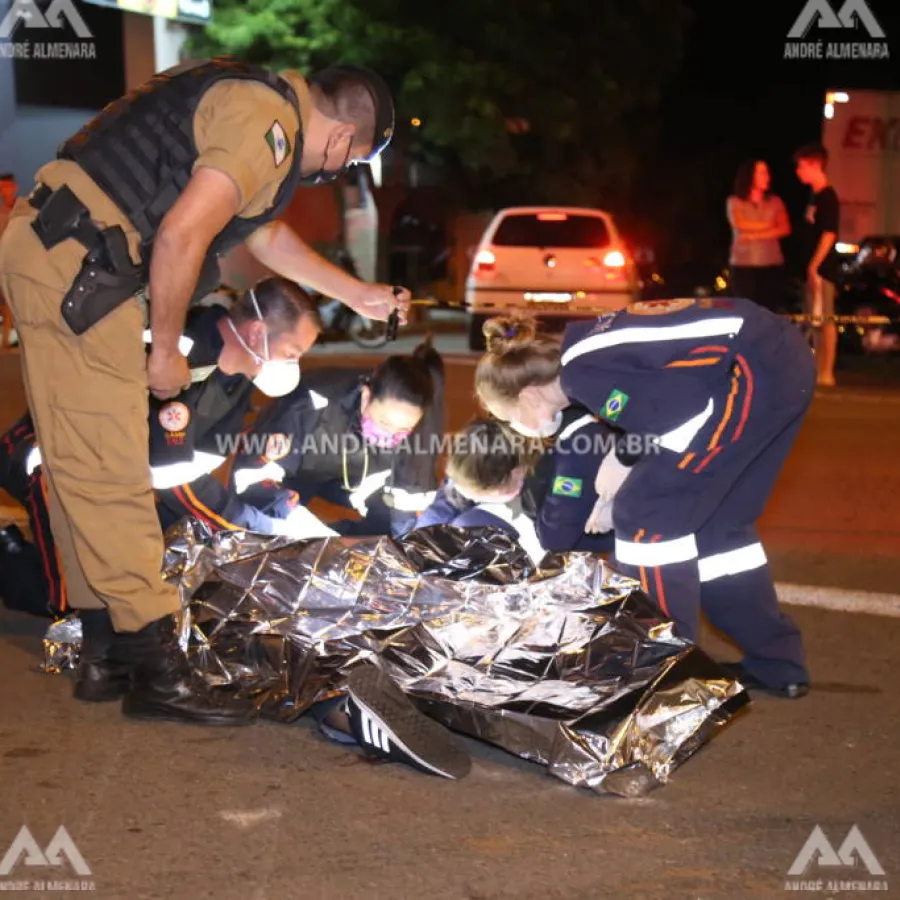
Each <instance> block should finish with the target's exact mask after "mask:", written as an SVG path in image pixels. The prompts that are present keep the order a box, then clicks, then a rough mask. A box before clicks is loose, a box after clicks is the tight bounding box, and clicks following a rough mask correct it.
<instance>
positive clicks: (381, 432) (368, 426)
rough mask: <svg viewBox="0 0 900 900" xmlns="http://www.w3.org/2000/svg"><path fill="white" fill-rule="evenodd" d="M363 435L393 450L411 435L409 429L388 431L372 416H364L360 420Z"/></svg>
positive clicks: (378, 444)
mask: <svg viewBox="0 0 900 900" xmlns="http://www.w3.org/2000/svg"><path fill="white" fill-rule="evenodd" d="M360 424H361V426H362V434H363V437H364V438H365V439H366V440H367V441H368V442H369V443H370V444H374V445H376V446H378V447H387V448H388V449H391V450H393V449H394V448H395V447H397V446H399V445H400V444H401V443H402V442H403V441H404V439H405V438H407V437H409V432H408V431H397V432H393V431H388V430H387V429H386V428H383V427H382V426H381V425H379V424H378V423H377V422H376V421H375V420H374V419H373V418H372V417H371V416H365V415H364V416H363V417H362V419H361V420H360Z"/></svg>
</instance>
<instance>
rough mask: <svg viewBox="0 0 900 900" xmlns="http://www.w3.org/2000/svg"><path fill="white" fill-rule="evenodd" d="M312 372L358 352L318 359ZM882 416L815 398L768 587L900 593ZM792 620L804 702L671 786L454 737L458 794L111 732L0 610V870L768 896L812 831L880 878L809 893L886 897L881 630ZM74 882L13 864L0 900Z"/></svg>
mask: <svg viewBox="0 0 900 900" xmlns="http://www.w3.org/2000/svg"><path fill="white" fill-rule="evenodd" d="M450 337H453V336H449V337H448V338H447V342H448V349H449V350H451V351H455V350H456V349H458V342H457V341H456V339H455V337H454V342H453V343H451V342H450ZM407 340H408V339H407ZM401 347H402V348H403V349H406V347H405V344H403V345H401ZM449 359H450V360H451V363H450V366H451V375H450V379H451V388H450V392H449V397H448V416H449V425H450V427H451V428H456V427H459V426H460V425H461V424H463V422H464V421H466V420H467V419H468V418H469V417H470V415H472V414H473V412H474V403H473V401H472V392H471V376H472V364H471V360H469V359H465V358H463V356H459V357H457V356H456V355H455V354H454V355H451V356H450V357H449ZM17 363H18V360H17V358H16V357H15V356H13V355H0V428H3V427H6V426H7V425H8V424H9V423H10V422H11V421H12V420H13V419H14V418H15V417H16V416H17V415H18V414H19V412H20V410H21V408H22V397H21V388H20V385H18V384H17V376H16V366H17ZM321 363H322V364H331V363H335V364H366V363H367V360H366V359H365V358H362V357H359V356H354V355H351V354H348V353H347V348H337V349H336V352H335V349H334V348H332V352H329V353H322V354H321ZM318 364H320V362H319V359H318V357H317V356H316V355H314V356H311V357H310V358H309V359H308V360H307V363H306V365H308V366H312V365H318ZM898 413H900V394H898V393H895V392H893V391H892V390H891V389H889V388H885V387H878V388H873V387H866V386H853V387H846V388H844V387H842V388H840V389H839V390H838V391H836V392H834V393H833V394H831V395H828V396H825V395H822V396H821V397H819V398H817V400H816V402H815V405H814V408H813V410H812V412H811V414H810V417H809V419H808V421H807V424H806V426H805V428H804V430H803V433H802V434H801V436H800V439H799V441H798V444H797V447H796V449H795V451H794V453H793V454H792V456H791V458H790V460H789V462H788V464H787V466H786V468H785V470H784V473H783V475H782V478H781V480H780V482H779V485H778V488H777V490H776V492H775V495H774V496H773V498H772V502H771V504H770V508H769V510H768V512H767V514H766V517H765V520H764V526H765V527H764V538H765V541H766V545H767V549H768V551H769V554H770V556H771V557H772V559H773V564H774V568H775V570H776V575H777V577H778V578H779V579H781V580H784V581H789V582H793V583H801V584H822V585H830V586H833V587H839V588H861V589H866V590H872V591H890V592H892V593H896V592H897V585H898V584H900V580H898V578H897V575H898V574H900V524H898V521H900V520H898V516H897V514H896V508H897V502H898V499H900V474H898V465H897V447H898V446H900V444H898V440H897V438H898V431H900V416H898ZM791 614H792V615H794V616H795V617H796V618H797V620H798V622H799V623H800V625H801V627H802V629H803V632H804V635H805V639H806V643H807V651H808V656H809V664H810V668H811V671H812V674H813V679H814V690H813V692H812V693H811V694H810V695H809V696H808V697H807V698H805V699H803V700H801V701H797V702H789V701H781V700H773V699H764V698H760V699H758V700H757V701H756V702H755V703H754V704H753V706H752V707H751V708H750V710H749V711H747V712H746V713H744V714H742V715H740V716H739V717H738V718H737V720H736V721H734V722H733V723H732V724H731V725H730V726H729V727H728V728H727V729H725V730H724V731H723V732H722V733H720V734H719V735H717V736H716V737H715V738H714V739H713V741H712V742H711V743H710V744H709V745H708V746H706V747H705V748H704V749H703V750H702V752H700V753H699V754H698V755H697V756H695V757H694V758H693V759H691V760H689V761H688V762H687V763H686V764H685V765H684V766H683V767H682V768H680V769H679V770H677V771H676V772H675V773H674V775H673V777H672V779H671V781H670V783H669V784H667V785H665V786H663V787H662V788H660V789H658V790H657V791H655V792H654V793H652V794H650V795H649V796H648V797H646V798H644V799H641V800H621V799H612V798H607V797H598V796H596V795H594V794H591V793H589V792H583V791H578V790H575V789H573V788H571V787H568V786H567V785H565V784H563V783H562V782H560V781H558V780H556V779H554V778H552V777H550V776H549V775H548V774H547V773H546V772H545V771H544V770H543V769H541V768H540V767H538V766H536V765H533V764H530V763H526V762H523V761H520V760H517V759H514V758H512V757H510V756H508V755H506V754H504V753H502V752H500V751H497V750H494V749H492V748H489V747H487V746H485V745H481V744H477V743H475V742H473V741H467V746H468V747H469V748H470V750H471V752H472V754H473V758H474V760H475V765H474V768H473V772H472V774H471V775H470V777H469V778H467V779H466V780H464V781H462V782H459V783H451V782H446V781H443V780H440V779H436V778H430V777H427V776H424V775H420V774H418V773H415V772H413V771H411V770H406V769H404V768H402V767H396V766H372V765H370V764H368V763H365V762H363V761H362V760H361V759H360V758H359V757H358V756H357V755H356V754H355V753H354V752H352V751H349V750H346V749H344V748H341V747H337V746H334V745H331V744H329V743H327V742H324V741H323V740H321V739H320V738H319V736H318V735H317V733H316V732H315V731H314V730H313V729H312V728H311V727H310V726H309V724H308V723H305V722H301V723H300V724H297V725H293V726H287V725H279V724H274V723H263V724H259V725H257V726H254V727H252V728H250V729H246V730H245V729H241V730H234V731H232V730H220V729H205V728H202V727H192V726H178V725H168V724H148V723H132V722H128V721H126V720H123V719H122V718H121V717H120V715H119V713H118V710H117V708H116V705H115V704H112V705H111V706H110V705H102V706H96V707H93V706H83V705H79V704H77V703H76V702H75V701H74V700H72V699H71V697H70V684H69V677H68V676H66V675H62V676H50V675H46V674H43V673H42V672H40V671H39V668H38V666H39V662H40V656H39V643H40V636H41V633H42V630H43V624H44V623H43V622H41V621H39V620H37V619H32V618H27V617H24V616H20V615H17V614H13V613H8V612H5V613H0V685H2V691H0V859H2V856H3V854H4V853H5V850H6V847H7V846H8V845H9V844H10V843H11V842H12V841H13V839H14V838H15V836H16V834H17V833H18V832H19V829H20V828H21V827H22V825H23V824H27V825H28V826H29V828H30V829H31V830H32V832H33V833H34V836H35V839H36V841H37V842H38V844H39V846H40V847H42V848H45V847H46V846H47V844H48V843H49V842H50V839H51V838H52V836H53V835H54V833H55V832H56V830H57V829H58V828H59V826H60V825H64V826H65V827H66V829H67V830H68V831H69V833H70V834H71V836H72V838H73V840H74V841H75V843H76V845H77V847H78V849H79V851H80V852H81V854H82V856H83V857H84V859H85V861H86V863H87V864H88V866H89V867H90V869H91V875H90V876H89V878H88V879H86V880H89V881H92V882H93V883H94V885H95V888H96V894H97V895H99V896H103V897H109V898H113V900H120V898H121V900H124V898H131V897H134V898H179V900H180V898H185V900H193V898H203V897H209V898H217V900H232V898H234V900H269V898H272V900H275V898H279V900H280V898H302V900H318V898H321V900H338V898H340V900H343V898H348V900H355V898H357V897H358V898H365V900H373V898H375V900H382V898H384V900H407V898H409V900H417V898H420V897H423V898H434V900H443V898H448V900H506V898H516V900H532V898H533V900H545V898H573V900H593V898H607V897H609V898H617V900H618V898H636V900H640V898H647V900H663V898H666V900H674V898H677V900H681V898H685V900H694V898H704V900H706V898H723V900H731V898H736V900H740V898H759V900H772V898H778V897H781V896H783V895H784V894H785V893H786V891H785V882H786V880H788V879H789V876H788V870H789V869H790V867H791V865H792V863H793V862H794V859H795V857H796V856H797V855H798V853H799V852H800V850H801V848H802V847H803V845H804V844H805V842H806V841H807V839H808V838H809V836H810V833H811V832H812V830H813V829H814V827H815V826H817V825H818V826H820V827H821V828H822V829H823V830H824V832H825V835H826V837H827V838H828V840H829V841H830V842H831V843H832V844H833V846H834V848H835V849H836V850H837V849H838V848H839V847H840V844H841V843H842V842H843V840H844V838H845V837H846V835H847V833H848V831H849V829H850V828H851V826H853V825H856V826H858V828H859V829H860V830H861V832H862V834H863V836H864V838H865V839H866V841H867V842H868V844H869V846H870V847H871V849H872V852H873V853H874V854H875V857H876V858H877V860H878V862H879V863H880V865H881V867H882V868H883V869H884V872H885V874H884V875H883V876H873V875H871V874H870V873H869V872H868V871H867V870H866V869H865V867H864V866H861V865H857V866H856V867H855V868H854V867H852V866H837V867H835V868H834V869H833V870H830V871H829V870H825V869H824V868H819V869H817V868H815V867H813V869H811V870H810V872H809V873H808V874H807V876H806V878H807V879H809V880H812V881H815V880H816V879H817V878H821V879H822V880H823V884H822V887H823V888H826V887H827V884H826V882H827V880H828V879H841V880H844V881H848V880H851V879H856V880H863V881H866V880H869V881H871V880H873V879H875V880H878V881H881V880H883V879H884V880H886V881H887V883H888V890H887V891H886V892H883V893H882V896H897V897H900V842H898V836H900V827H898V826H900V812H898V810H900V788H898V785H897V780H896V778H895V777H894V773H895V771H896V757H897V750H896V748H897V746H898V743H900V699H898V694H897V691H896V687H895V686H896V685H897V683H898V682H897V676H896V662H895V658H896V654H897V649H896V648H897V646H898V639H900V619H897V618H881V617H876V616H871V615H863V614H845V613H834V612H825V611H821V610H817V609H809V608H792V609H791ZM704 643H705V644H706V645H707V646H708V647H709V649H711V650H712V651H713V652H715V653H716V654H717V655H718V654H722V655H731V654H732V651H730V650H729V648H725V647H723V646H722V645H721V644H718V643H717V642H716V640H715V639H714V638H713V637H712V636H707V637H704ZM859 862H860V860H859V859H858V858H857V863H859ZM74 877H76V876H75V875H74V874H73V873H72V872H71V870H66V869H65V868H64V867H63V868H62V869H45V868H41V867H28V866H26V865H24V864H21V863H20V865H18V866H17V867H16V868H15V869H14V870H13V871H12V872H11V873H9V874H3V875H0V889H2V888H3V885H2V882H3V881H4V880H6V881H22V880H34V879H49V878H74ZM35 893H36V892H33V891H32V892H30V895H31V896H34V894H35ZM858 893H859V892H855V891H827V890H822V891H816V892H805V894H806V896H814V897H820V898H821V897H853V896H857V894H858ZM58 895H60V894H58ZM73 895H74V894H73Z"/></svg>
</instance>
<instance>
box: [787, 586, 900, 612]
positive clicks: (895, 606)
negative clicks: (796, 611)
mask: <svg viewBox="0 0 900 900" xmlns="http://www.w3.org/2000/svg"><path fill="white" fill-rule="evenodd" d="M775 590H776V591H777V592H778V599H779V600H780V601H781V602H782V603H786V604H787V605H788V606H815V607H818V608H819V609H830V610H834V611H835V612H849V613H867V614H868V615H872V616H890V617H892V618H900V594H875V593H871V592H869V591H853V590H846V589H843V588H834V587H820V586H818V585H815V584H776V585H775Z"/></svg>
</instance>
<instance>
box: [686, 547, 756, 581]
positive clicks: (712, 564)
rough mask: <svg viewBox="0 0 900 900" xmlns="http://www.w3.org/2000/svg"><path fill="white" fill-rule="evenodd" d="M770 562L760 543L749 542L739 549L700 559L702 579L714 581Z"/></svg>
mask: <svg viewBox="0 0 900 900" xmlns="http://www.w3.org/2000/svg"><path fill="white" fill-rule="evenodd" d="M767 562H768V559H767V558H766V552H765V550H763V545H762V544H760V543H758V542H757V543H755V544H748V545H747V546H746V547H739V548H738V549H737V550H728V551H726V552H725V553H715V554H713V555H712V556H705V557H703V558H702V559H701V560H700V563H699V569H700V580H701V581H714V580H715V579H716V578H725V577H727V576H728V575H740V574H741V573H742V572H750V571H752V570H753V569H759V568H760V567H761V566H764V565H765V564H766V563H767Z"/></svg>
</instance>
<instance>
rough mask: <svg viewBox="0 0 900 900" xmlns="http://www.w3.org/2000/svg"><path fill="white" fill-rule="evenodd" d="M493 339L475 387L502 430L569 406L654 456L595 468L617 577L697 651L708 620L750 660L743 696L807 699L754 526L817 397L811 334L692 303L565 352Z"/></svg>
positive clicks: (601, 325)
mask: <svg viewBox="0 0 900 900" xmlns="http://www.w3.org/2000/svg"><path fill="white" fill-rule="evenodd" d="M505 332H508V333H509V337H504V333H505ZM485 333H486V334H487V335H488V337H489V340H491V343H490V344H489V346H490V347H491V348H492V349H491V350H490V352H489V353H488V354H487V355H486V356H485V357H484V358H483V359H482V360H481V361H480V362H479V365H478V368H477V370H476V388H477V390H478V393H479V395H480V397H481V398H482V401H483V402H484V403H485V404H486V405H487V407H488V408H489V409H490V410H491V411H492V412H493V413H494V414H495V415H497V416H499V417H501V418H506V419H507V420H513V421H520V422H522V423H524V424H525V425H526V426H528V427H532V428H537V429H538V430H542V429H548V428H552V427H553V420H554V417H555V416H556V415H557V414H558V412H559V411H560V410H561V409H562V408H564V407H565V406H566V405H567V404H568V403H569V402H572V401H574V402H578V403H582V404H583V405H585V406H586V407H588V409H590V410H591V411H592V412H593V413H594V414H596V415H598V416H599V417H601V418H602V419H604V420H605V421H607V422H610V423H612V424H614V425H615V426H616V427H617V428H621V429H622V430H623V431H624V432H626V433H628V434H634V435H639V436H641V437H642V438H645V439H647V441H648V443H647V447H648V448H650V447H654V448H655V449H658V452H649V450H648V452H645V453H644V454H643V455H641V456H640V458H638V460H637V461H636V462H634V464H633V466H632V467H631V468H630V471H628V467H623V466H622V465H620V464H619V463H618V462H617V461H616V460H615V459H613V463H614V465H613V466H610V465H608V464H607V462H606V459H604V460H603V463H602V464H601V466H600V467H599V468H598V476H597V479H596V480H595V487H597V489H598V495H599V496H600V497H601V498H603V501H604V502H605V501H607V500H608V498H609V497H611V496H614V498H615V502H614V503H613V504H612V510H611V513H612V515H611V520H612V523H613V525H614V527H615V558H616V562H617V564H618V565H619V567H620V568H621V569H622V570H623V571H624V572H625V573H626V574H631V575H633V576H634V577H635V578H639V579H640V581H641V584H642V585H643V588H644V590H645V591H646V592H647V593H648V594H649V595H650V596H651V597H652V598H653V599H654V600H655V601H656V603H657V605H658V606H659V607H660V608H661V609H662V610H663V612H664V613H665V614H666V615H667V616H669V617H670V618H671V619H672V620H673V621H674V622H675V624H676V627H677V629H678V631H679V633H680V634H681V635H682V636H683V637H685V638H687V639H689V640H694V639H696V636H697V629H698V620H699V613H700V609H701V606H702V608H703V611H704V612H705V613H706V615H707V617H708V618H709V619H710V620H711V622H712V624H713V625H714V626H715V627H716V628H718V629H719V630H721V631H723V632H724V633H725V634H727V635H729V636H730V637H731V638H733V639H734V640H735V642H736V643H737V644H738V645H740V646H741V647H742V648H743V650H744V652H745V654H746V655H745V657H744V659H743V661H742V664H741V665H740V666H739V667H738V669H737V672H738V674H739V677H740V678H741V680H742V681H744V683H745V685H746V686H748V687H760V688H764V689H766V690H770V691H773V692H775V693H778V694H780V695H782V696H786V697H791V698H795V697H800V696H803V695H804V694H805V693H806V692H807V690H808V674H807V670H806V666H805V662H804V654H803V647H802V641H801V637H800V634H799V631H798V630H797V627H796V626H795V624H794V623H793V622H792V621H791V619H789V618H788V617H787V616H786V615H784V614H783V613H782V612H780V610H779V608H778V600H777V597H776V593H775V587H774V584H773V582H772V577H771V574H770V572H769V567H768V563H767V561H766V555H765V553H764V551H763V547H762V544H761V543H760V542H759V537H758V535H757V532H756V528H755V524H754V523H755V521H756V520H757V519H758V518H759V516H760V515H761V514H762V511H763V509H764V506H765V503H766V500H767V498H768V496H769V494H770V493H771V490H772V487H773V485H774V483H775V479H776V477H777V475H778V473H779V471H780V469H781V466H782V464H783V462H784V460H785V457H786V456H787V454H788V452H789V450H790V448H791V446H792V444H793V442H794V439H795V437H796V435H797V432H798V430H799V428H800V425H801V423H802V421H803V418H804V416H805V415H806V412H807V410H808V408H809V405H810V402H811V400H812V396H813V389H814V386H815V366H814V363H813V359H812V355H811V353H810V351H809V347H808V346H807V345H806V343H805V342H804V340H803V337H802V335H801V334H800V332H799V331H798V330H797V329H796V328H795V327H793V326H792V325H791V324H789V323H786V322H784V321H783V320H781V319H780V318H779V317H778V316H775V315H773V314H772V313H770V312H768V311H767V310H765V309H763V308H761V307H759V306H757V305H756V304H754V303H752V302H750V301H747V300H740V299H733V300H732V299H716V300H703V301H695V300H691V299H683V300H664V301H649V302H643V303H638V304H634V305H632V306H631V307H629V308H628V309H626V310H623V311H620V312H618V313H615V314H609V315H606V316H601V317H600V318H599V319H597V320H596V321H592V322H588V323H579V324H573V325H570V326H569V327H568V328H567V330H566V335H565V338H564V341H563V344H562V347H561V348H560V345H559V344H558V343H557V342H555V341H552V340H547V339H539V338H537V337H536V335H535V329H534V324H533V322H528V321H524V322H521V323H516V322H507V321H502V320H492V321H491V322H488V323H486V324H485ZM510 385H512V386H513V387H512V388H510V387H509V386H510ZM650 439H655V440H656V441H657V442H658V443H656V444H652V443H651V442H650ZM623 468H625V470H626V471H625V474H624V476H623V474H622V469H623ZM607 479H608V480H607ZM601 506H602V502H601Z"/></svg>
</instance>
